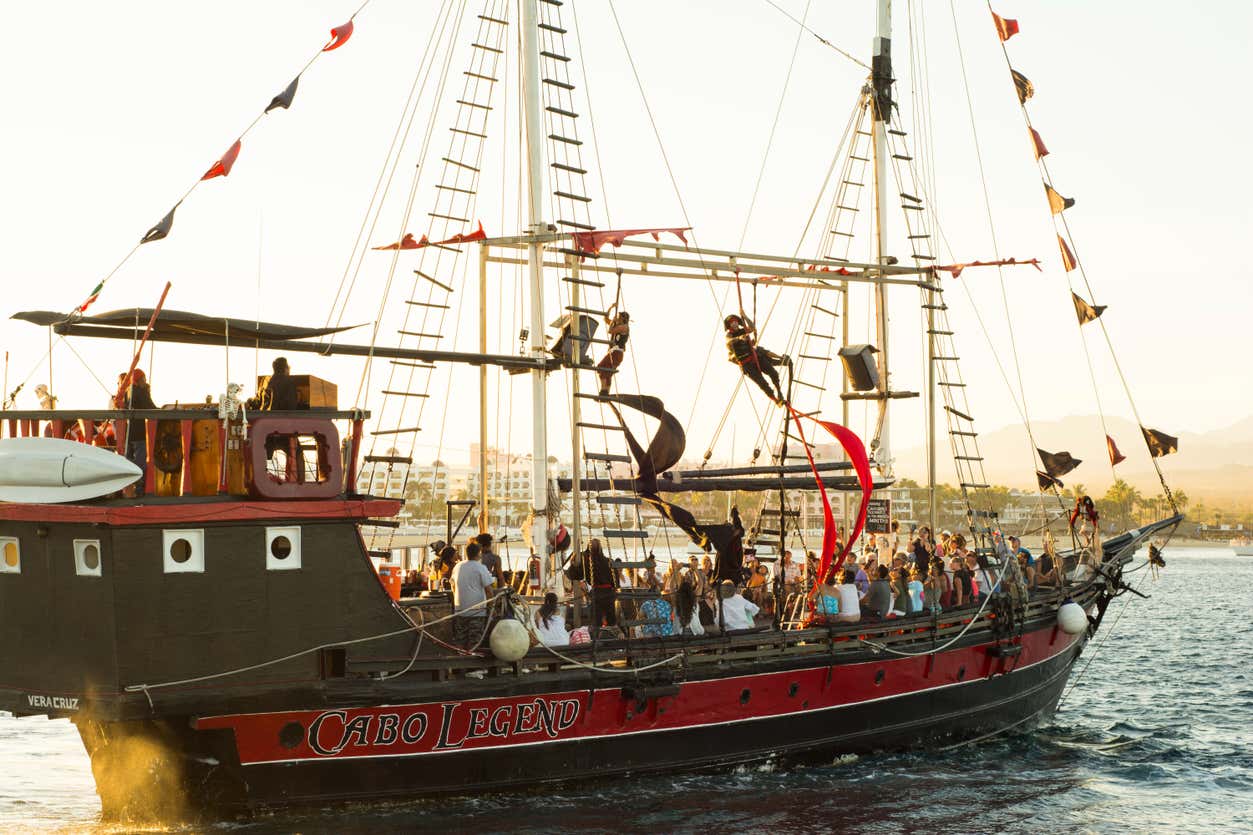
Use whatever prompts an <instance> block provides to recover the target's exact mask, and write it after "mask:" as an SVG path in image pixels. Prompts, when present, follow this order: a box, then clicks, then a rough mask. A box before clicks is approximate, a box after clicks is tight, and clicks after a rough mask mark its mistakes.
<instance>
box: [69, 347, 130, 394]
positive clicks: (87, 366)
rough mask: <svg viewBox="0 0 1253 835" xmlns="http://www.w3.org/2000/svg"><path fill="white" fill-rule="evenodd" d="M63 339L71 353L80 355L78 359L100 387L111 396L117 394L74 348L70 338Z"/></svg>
mask: <svg viewBox="0 0 1253 835" xmlns="http://www.w3.org/2000/svg"><path fill="white" fill-rule="evenodd" d="M63 341H64V342H65V347H66V348H69V349H70V353H71V354H73V355H74V356H76V357H78V361H79V362H81V363H82V364H83V368H86V369H87V373H88V374H90V375H91V377H92V379H93V380H95V381H96V382H97V383H99V384H100V388H102V389H104V393H105V394H107V395H109V396H110V397H112V396H113V395H115V394H117V392H116V391H111V390H110V389H109V387H108V386H106V385H105V384H104V381H103V380H101V379H100V378H99V377H97V376H96V372H95V370H94V369H92V367H91V365H90V364H89V363H88V362H87V360H85V359H83V357H82V354H80V353H78V351H76V350H74V344H73V343H72V342H70V340H69V339H64V340H63Z"/></svg>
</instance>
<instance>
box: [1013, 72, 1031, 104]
mask: <svg viewBox="0 0 1253 835" xmlns="http://www.w3.org/2000/svg"><path fill="white" fill-rule="evenodd" d="M1009 74H1010V75H1012V76H1013V77H1014V89H1015V90H1017V91H1018V103H1019V104H1026V103H1027V99H1029V98H1031V97H1032V96H1034V95H1035V87H1034V86H1032V84H1031V80H1030V79H1028V78H1027V77H1026V76H1025V75H1023V74H1022V73H1020V72H1018V70H1010V71H1009Z"/></svg>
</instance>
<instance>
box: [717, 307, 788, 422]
mask: <svg viewBox="0 0 1253 835" xmlns="http://www.w3.org/2000/svg"><path fill="white" fill-rule="evenodd" d="M722 326H723V327H724V328H725V329H726V336H727V359H729V360H731V362H733V363H735V364H736V365H738V366H739V367H740V370H741V371H743V372H744V376H746V377H748V379H750V380H752V381H753V382H754V383H756V384H757V387H758V388H760V389H761V390H762V391H764V392H765V393H766V396H767V397H769V398H770V399H771V400H773V401H774V402H775V403H778V404H780V405H782V403H783V402H784V400H785V398H784V396H783V384H782V383H781V382H780V381H779V372H778V370H777V369H776V368H775V366H776V365H791V364H792V360H791V359H789V358H788V357H786V356H780V355H779V354H776V353H774V352H773V351H768V350H766V349H765V348H762V347H761V346H760V345H758V344H757V329H756V327H754V325H753V321H752V320H751V319H749V318H748V317H747V316H739V315H736V314H734V313H733V314H731V315H730V316H728V317H727V318H726V319H724V320H722ZM767 377H769V378H770V382H773V383H774V388H773V389H772V388H771V387H770V383H768V382H766V378H767Z"/></svg>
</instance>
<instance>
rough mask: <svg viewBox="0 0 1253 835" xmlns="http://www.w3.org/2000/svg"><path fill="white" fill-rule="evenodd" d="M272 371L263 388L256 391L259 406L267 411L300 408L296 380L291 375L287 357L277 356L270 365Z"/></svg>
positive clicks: (284, 410)
mask: <svg viewBox="0 0 1253 835" xmlns="http://www.w3.org/2000/svg"><path fill="white" fill-rule="evenodd" d="M270 367H271V368H272V369H273V370H274V373H273V374H271V375H270V379H269V380H267V381H266V383H265V388H264V389H263V390H262V391H261V392H259V393H258V398H259V399H260V401H261V402H260V408H261V410H262V411H267V412H286V411H294V410H296V409H299V408H300V401H299V399H298V398H297V397H296V380H295V378H293V377H292V375H291V366H289V365H288V364H287V357H279V358H278V359H276V360H274V362H273V363H271V366H270Z"/></svg>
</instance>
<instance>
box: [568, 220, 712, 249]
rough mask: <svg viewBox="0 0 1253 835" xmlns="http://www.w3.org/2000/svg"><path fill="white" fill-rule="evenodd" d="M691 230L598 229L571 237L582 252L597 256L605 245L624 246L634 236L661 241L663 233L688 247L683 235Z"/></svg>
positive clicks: (669, 228)
mask: <svg viewBox="0 0 1253 835" xmlns="http://www.w3.org/2000/svg"><path fill="white" fill-rule="evenodd" d="M691 228H692V227H690V226H683V227H667V228H659V229H598V230H596V231H593V232H575V233H574V234H573V235H571V237H572V238H574V243H575V245H576V246H577V247H578V249H579V251H580V252H585V253H587V254H588V255H595V254H596V253H598V252H600V250H601V247H603V246H604V245H605V244H612V245H614V246H622V242H623V241H625V240H626V239H627V238H629V237H631V236H632V235H644V234H648V235H652V236H653V240H654V241H659V240H661V233H662V232H669V233H670V234H672V235H674V236H675V237H676V238H678V239H679V240H680V241H682V242H683V244H684V246H686V245H687V236H686V235H685V234H683V233H684V232H688V231H691Z"/></svg>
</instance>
